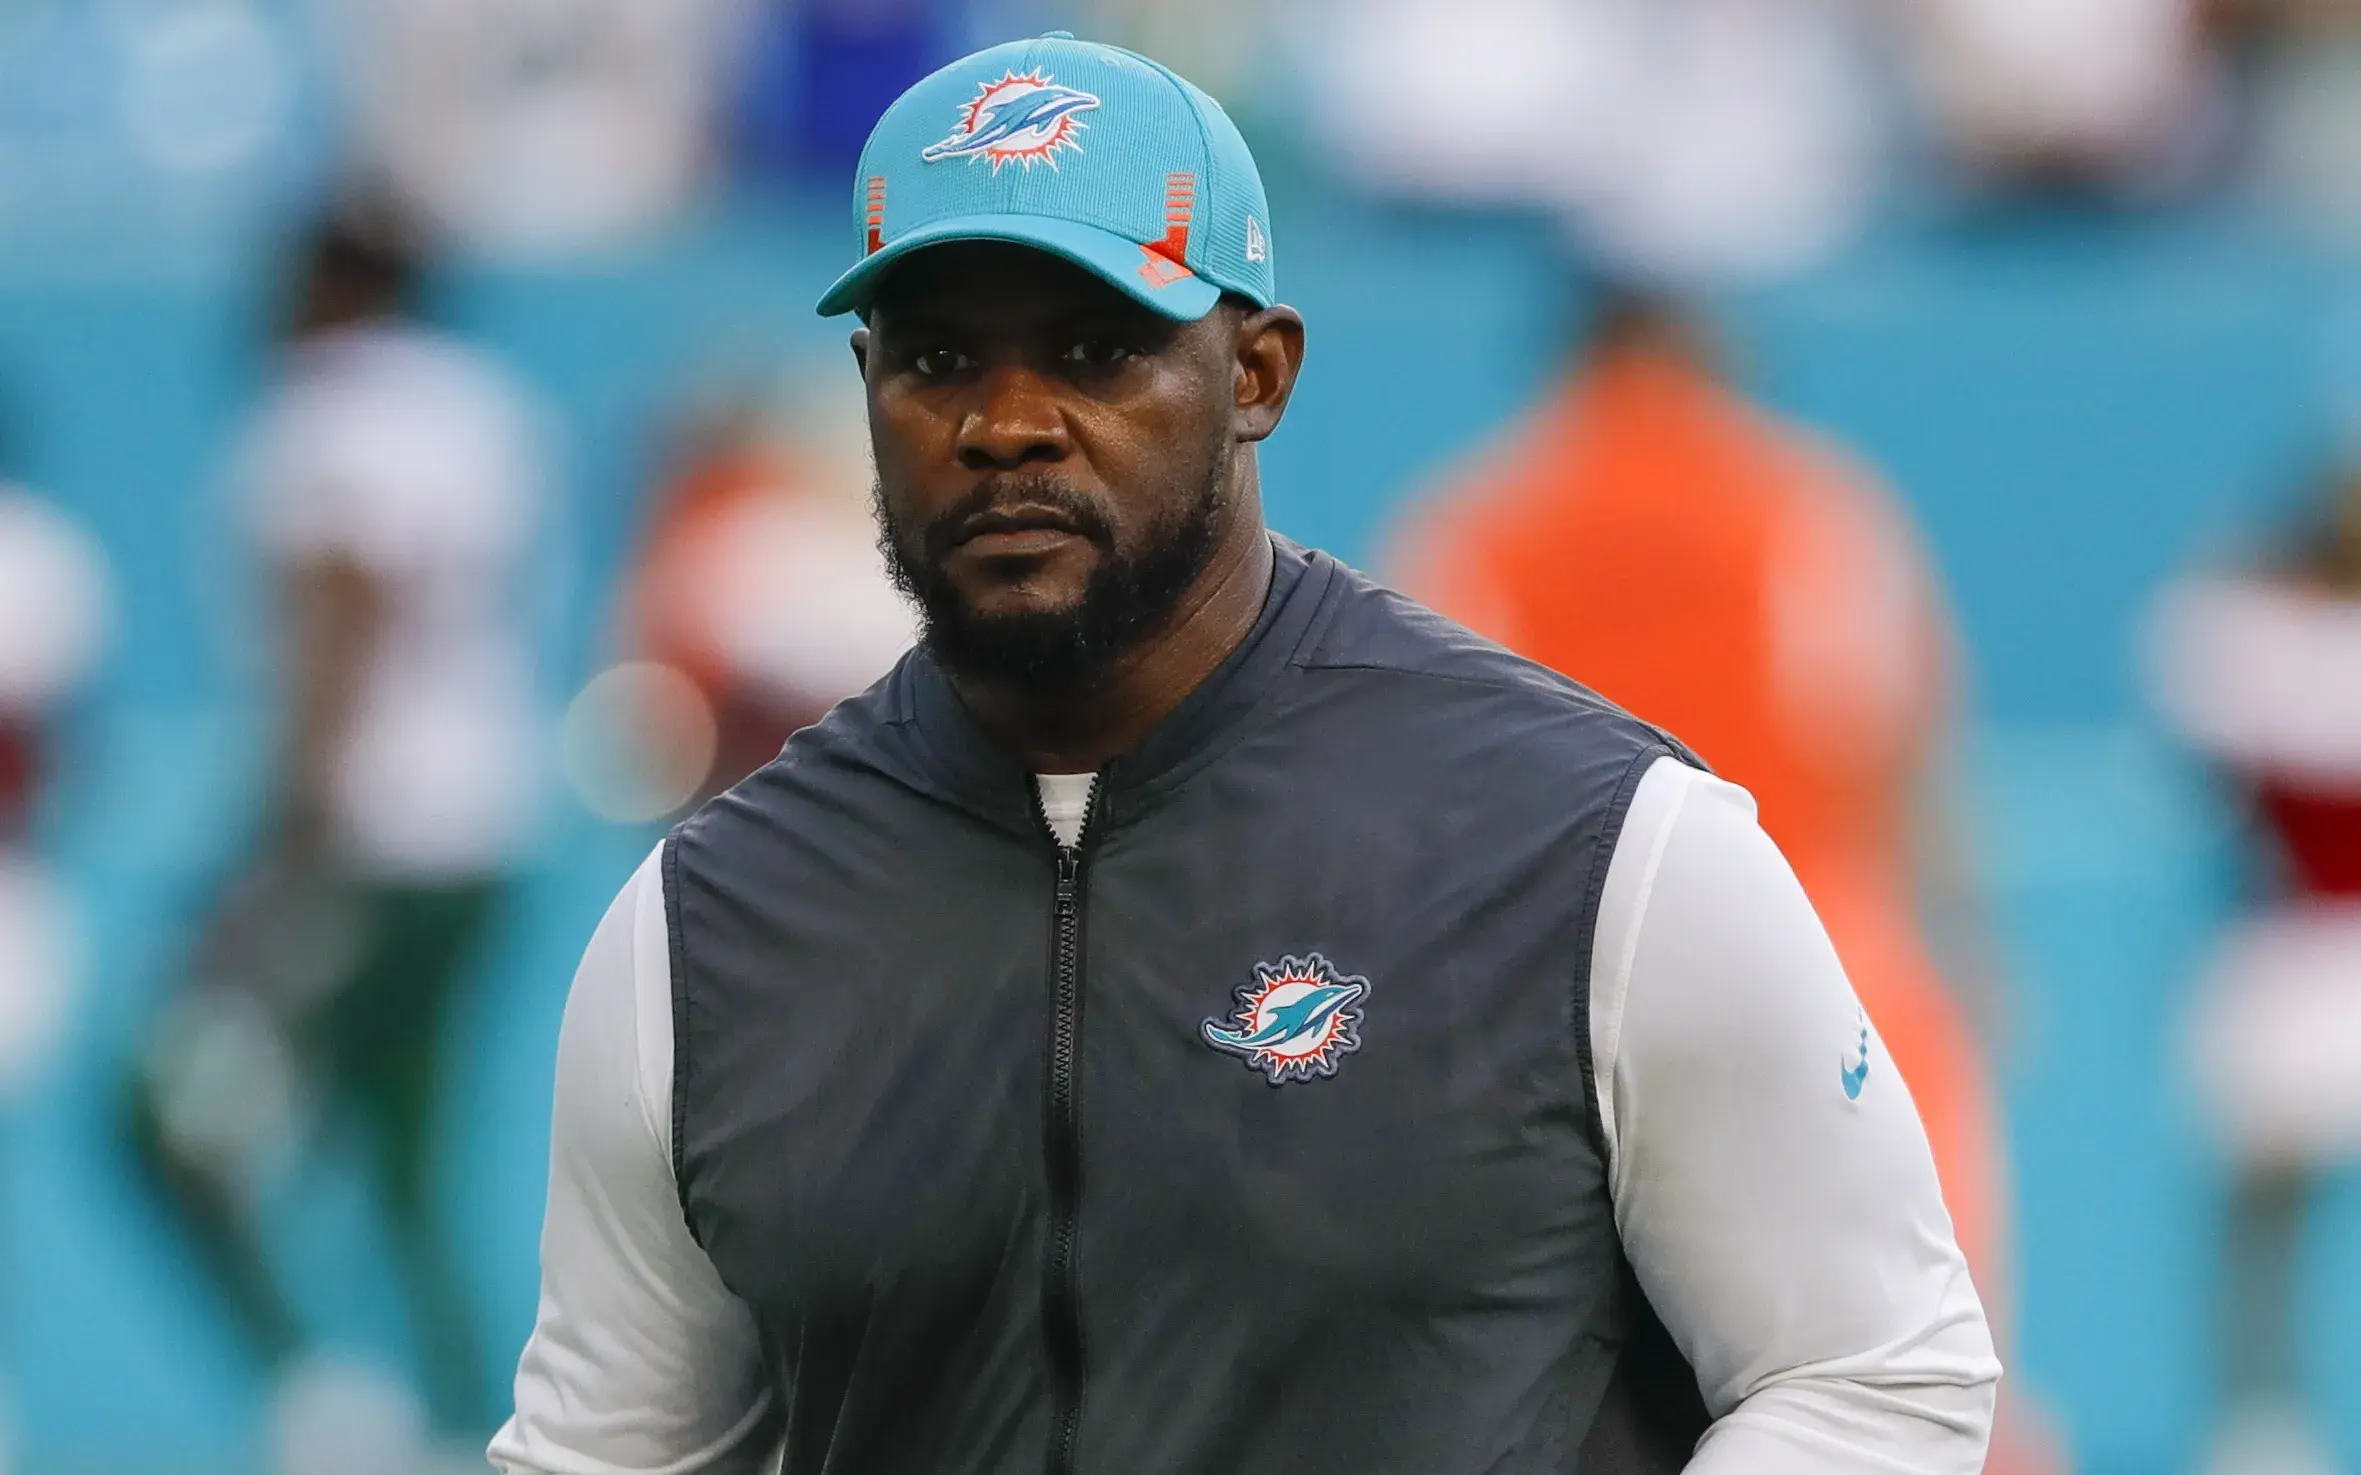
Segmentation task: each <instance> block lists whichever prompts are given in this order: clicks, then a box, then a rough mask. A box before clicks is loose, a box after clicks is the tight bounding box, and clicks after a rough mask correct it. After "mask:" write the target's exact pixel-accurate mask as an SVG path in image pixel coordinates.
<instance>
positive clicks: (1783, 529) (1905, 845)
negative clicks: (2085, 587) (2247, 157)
mask: <svg viewBox="0 0 2361 1475" xmlns="http://www.w3.org/2000/svg"><path fill="white" fill-rule="evenodd" d="M1402 542H1403V546H1402V548H1401V550H1400V560H1399V561H1400V565H1401V572H1402V574H1403V576H1404V584H1403V587H1404V588H1405V589H1407V590H1409V591H1410V592H1411V593H1412V594H1414V595H1415V596H1417V597H1418V598H1420V599H1422V600H1425V601H1426V602H1428V603H1429V604H1431V605H1432V606H1433V607H1434V608H1436V609H1438V610H1441V611H1443V612H1444V613H1446V614H1449V615H1451V616H1452V617H1453V618H1455V619H1459V620H1463V621H1465V622H1466V623H1467V624H1469V625H1470V626H1471V627H1473V628H1475V629H1477V630H1479V631H1481V632H1482V633H1484V634H1485V635H1488V636H1491V637H1492V638H1493V639H1495V640H1498V641H1500V642H1501V643H1502V644H1503V645H1506V646H1508V647H1509V648H1510V649H1511V650H1514V651H1516V652H1517V653H1518V654H1519V655H1524V656H1530V657H1531V658H1532V659H1534V660H1536V661H1539V662H1541V663H1542V664H1543V665H1545V666H1548V667H1549V668H1551V669H1552V670H1555V671H1561V672H1565V673H1568V674H1579V675H1580V676H1581V678H1582V679H1583V680H1584V681H1586V682H1587V683H1589V684H1590V685H1592V686H1593V687H1595V688H1596V689H1597V690H1598V692H1599V693H1600V694H1601V695H1602V696H1605V697H1607V698H1608V699H1609V700H1611V701H1614V702H1618V703H1621V704H1623V705H1624V706H1625V707H1627V708H1628V709H1630V710H1632V711H1638V712H1645V713H1647V714H1649V716H1651V717H1653V718H1656V719H1658V720H1661V721H1663V722H1664V723H1666V724H1668V725H1669V726H1671V727H1672V728H1673V729H1674V730H1676V731H1678V732H1679V733H1680V734H1681V735H1682V737H1683V738H1685V739H1686V740H1688V741H1689V742H1691V743H1693V744H1695V745H1696V747H1697V749H1698V751H1699V752H1701V753H1703V754H1704V755H1706V756H1707V757H1708V758H1709V759H1710V760H1711V761H1712V762H1713V764H1714V765H1715V767H1716V770H1717V771H1718V772H1719V773H1720V774H1721V775H1722V776H1723V777H1726V778H1728V779H1730V780H1732V781H1734V782H1737V783H1740V784H1743V785H1744V786H1745V788H1746V790H1747V792H1748V793H1749V794H1751V795H1752V796H1753V797H1754V799H1755V801H1756V802H1757V803H1758V804H1759V805H1760V806H1761V822H1762V825H1763V828H1764V829H1765V830H1766V831H1767V832H1768V833H1769V834H1770V835H1771V836H1772V838H1773V839H1774V840H1775V841H1776V842H1777V843H1778V846H1779V849H1780V852H1781V853H1782V854H1783V855H1784V856H1785V857H1786V858H1787V862H1788V864H1789V865H1790V866H1791V867H1792V868H1793V869H1794V871H1795V873H1796V877H1797V879H1798V880H1800V881H1801V882H1802V883H1803V886H1804V890H1805V893H1806V894H1807V895H1808V896H1810V897H1811V900H1812V906H1813V909H1814V910H1815V911H1816V912H1817V913H1818V914H1819V916H1820V919H1821V921H1822V923H1823V925H1824V926H1825V927H1826V928H1827V930H1828V933H1829V937H1830V940H1831V941H1832V942H1833V943H1834V944H1835V947H1836V951H1837V955H1838V957H1839V958H1841V959H1842V960H1843V962H1844V965H1845V972H1846V976H1847V977H1848V978H1849V979H1850V980H1851V981H1852V984H1853V989H1854V992H1855V993H1856V994H1857V995H1858V996H1859V997H1860V999H1861V1001H1862V1003H1863V1005H1864V1006H1866V1008H1867V1009H1868V1011H1869V1017H1870V1018H1871V1019H1872V1020H1873V1021H1875V1023H1876V1025H1877V1029H1878V1031H1879V1034H1880V1037H1881V1039H1882V1040H1883V1041H1884V1043H1885V1044H1886V1046H1887V1047H1888V1048H1889V1049H1890V1050H1891V1051H1892V1054H1893V1059H1894V1063H1895V1066H1896V1068H1897V1069H1898V1070H1899V1071H1900V1073H1901V1075H1902V1077H1903V1078H1904V1079H1905V1080H1907V1081H1909V1082H1910V1090H1911V1095H1912V1099H1913V1100H1914V1101H1915V1103H1916V1104H1917V1107H1918V1111H1919V1116H1920V1119H1921V1120H1922V1121H1923V1122H1924V1123H1925V1124H1926V1127H1927V1135H1928V1138H1929V1142H1930V1145H1931V1146H1932V1148H1933V1150H1934V1155H1935V1166H1936V1170H1937V1173H1938V1176H1939V1177H1940V1178H1941V1179H1942V1183H1943V1197H1944V1204H1945V1207H1946V1208H1947V1209H1948V1210H1949V1211H1950V1214H1951V1219H1952V1223H1953V1226H1954V1228H1955V1230H1956V1231H1957V1234H1958V1237H1959V1241H1960V1246H1961V1248H1962V1250H1964V1251H1965V1253H1966V1254H1967V1257H1968V1264H1969V1266H1970V1267H1971V1268H1972V1269H1973V1270H1974V1272H1975V1274H1976V1278H1977V1283H1978V1285H1979V1287H1980V1288H1981V1289H1982V1291H1983V1293H1984V1297H1985V1300H1986V1305H1987V1307H1988V1308H1989V1309H1990V1310H1992V1311H1993V1313H1994V1318H1995V1320H1996V1321H2005V1316H2004V1315H2003V1314H2002V1313H2001V1309H2000V1308H2002V1307H2005V1306H2006V1305H2007V1304H2008V1301H2009V1294H2008V1285H2009V1279H2010V1274H2009V1272H2010V1260H2011V1257H2010V1255H2009V1252H2008V1242H2009V1236H2008V1205H2007V1197H2008V1195H2007V1171H2006V1161H2005V1156H2004V1154H2003V1152H2002V1149H2001V1145H2000V1139H2001V1133H2000V1126H1999V1120H1998V1116H1999V1113H1998V1110H1997V1107H1996V1104H1995V1093H1994V1092H1993V1089H1992V1083H1991V1078H1990V1072H1989V1070H1988V1069H1987V1067H1986V1065H1985V1060H1984V1042H1983V1041H1982V1040H1981V1039H1980V1038H1978V1035H1977V1031H1976V1029H1975V1027H1974V1026H1973V1024H1972V1023H1971V1022H1970V1019H1971V1014H1970V1010H1969V1009H1968V1008H1967V1007H1966V1005H1965V1003H1964V1002H1963V1000H1962V999H1961V998H1960V997H1959V996H1958V995H1956V994H1955V993H1954V991H1953V989H1952V987H1951V985H1950V982H1949V980H1948V979H1946V977H1945V976H1944V972H1943V970H1942V968H1941V967H1940V966H1939V965H1938V961H1937V960H1938V958H1939V957H1945V956H1946V955H1948V959H1949V961H1951V962H1953V963H1955V964H1958V963H1962V962H1964V963H1966V964H1968V965H1970V966H1969V968H1968V969H1967V970H1966V976H1968V977H1970V978H1975V977H1978V976H1980V975H1981V974H1982V972H1983V970H1982V969H1981V968H1979V967H1977V966H1976V965H1978V964H1981V963H1982V960H1983V948H1982V946H1981V943H1982V930H1981V928H1980V926H1979V925H1978V923H1979V922H1980V918H1979V917H1978V915H1977V912H1976V908H1975V906H1974V904H1973V902H1972V900H1971V899H1970V898H1969V896H1968V894H1967V892H1968V888H1967V887H1966V886H1965V885H1964V884H1963V881H1962V876H1963V873H1964V871H1965V866H1964V865H1963V864H1961V863H1960V862H1959V861H1958V860H1957V859H1956V857H1957V856H1958V854H1959V851H1960V847H1959V845H1958V843H1957V841H1956V840H1955V838H1954V837H1953V836H1952V835H1951V834H1950V833H1949V826H1947V825H1946V824H1944V823H1943V820H1944V818H1945V814H1946V807H1945V806H1944V805H1942V804H1941V803H1940V802H1938V798H1937V796H1938V795H1939V794H1940V790H1941V779H1940V775H1939V774H1938V773H1937V771H1936V769H1937V764H1938V761H1939V760H1940V758H1941V757H1942V754H1943V750H1944V749H1945V747H1946V746H1947V744H1948V739H1949V731H1950V722H1949V717H1950V713H1951V710H1952V706H1953V693H1952V689H1951V687H1952V683H1951V679H1950V677H1951V666H1952V661H1951V651H1952V645H1953V634H1952V629H1951V624H1950V621H1949V619H1948V617H1947V613H1946V610H1945V608H1944V600H1943V598H1942V592H1941V590H1940V588H1939V586H1938V583H1937V580H1936V578H1935V575H1934V573H1933V571H1932V570H1931V569H1930V568H1929V567H1928V565H1927V563H1926V561H1925V559H1924V558H1923V557H1922V556H1921V554H1920V550H1919V547H1918V542H1917V538H1916V536H1915V531H1914V529H1913V528H1912V526H1911V524H1910V521H1909V516H1908V513H1907V512H1906V511H1905V509H1904V508H1903V507H1902V506H1901V505H1900V504H1899V503H1898V502H1897V501H1896V500H1895V499H1894V497H1893V496H1892V494H1891V493H1890V492H1889V491H1888V490H1887V489H1886V488H1885V487H1884V486H1883V485H1882V484H1881V483H1880V482H1879V481H1878V480H1877V479H1876V478H1875V477H1874V476H1872V475H1870V474H1869V473H1868V472H1867V470H1866V469H1865V468H1863V467H1861V466H1859V465H1857V464H1856V463H1855V462H1854V461H1853V460H1852V459H1851V458H1850V457H1848V456H1845V455H1843V454H1841V453H1840V452H1839V451H1837V450H1836V449H1835V448H1834V447H1832V446H1830V445H1828V444H1826V443H1824V442H1823V441H1821V440H1820V439H1819V438H1817V437H1815V436H1812V435H1810V434H1807V433H1805V432H1804V431H1802V430H1801V429H1799V428H1798V427H1796V426H1794V425H1792V424H1789V423H1787V422H1785V421H1782V420H1780V419H1779V418H1778V417H1776V416H1774V415H1770V414H1767V413H1765V412H1764V411H1763V410H1761V409H1760V408H1758V407H1757V406H1755V405H1753V404H1750V403H1749V402H1748V401H1747V400H1746V398H1745V396H1744V395H1743V394H1742V393H1740V392H1739V390H1738V389H1737V388H1736V387H1735V386H1733V385H1732V384H1731V383H1730V382H1729V380H1728V378H1727V377H1726V375H1725V373H1724V371H1723V367H1722V363H1721V355H1720V354H1719V352H1718V351H1717V349H1716V347H1715V345H1714V344H1713V342H1712V341H1711V337H1710V334H1709V332H1708V331H1707V329H1706V328H1705V327H1704V325H1703V324H1702V323H1701V322H1699V321H1698V320H1697V319H1696V318H1694V317H1692V316H1691V315H1690V314H1689V313H1688V312H1687V311H1685V310H1684V309H1682V308H1681V307H1680V306H1679V305H1677V304H1676V303H1674V302H1673V301H1671V300H1669V299H1666V298H1661V297H1657V296H1654V295H1652V294H1648V293H1642V292H1635V291H1631V290H1628V289H1623V290H1614V291H1610V292H1609V293H1607V294H1606V296H1605V299H1604V301H1603V302H1602V304H1601V306H1600V309H1599V311H1598V313H1597V315H1596V319H1595V324H1594V327H1593V329H1592V331H1591V332H1590V333H1589V335H1588V337H1587V340H1586V342H1585V344H1584V347H1583V350H1582V353H1581V357H1580V362H1579V364H1578V365H1577V366H1576V367H1575V369H1574V370H1573V371H1572V372H1571V373H1570V374H1569V375H1568V377H1567V380H1566V382H1565V384H1564V386H1563V387H1562V389H1561V390H1560V392H1559V393H1558V394H1557V395H1555V396H1554V397H1553V398H1552V399H1551V400H1550V402H1549V403H1548V404H1547V405H1546V406H1545V407H1544V408H1543V409H1542V410H1541V412H1540V413H1538V414H1537V415H1535V416H1533V417H1532V419H1531V421H1530V422H1529V423H1528V424H1526V425H1525V426H1523V427H1521V428H1520V430H1519V431H1518V432H1517V433H1516V434H1514V435H1513V436H1511V437H1509V438H1508V440H1507V441H1506V442H1505V443H1504V444H1502V445H1501V446H1498V447H1496V448H1494V449H1492V450H1491V451H1490V452H1488V453H1487V454H1486V455H1485V456H1484V457H1483V458H1482V459H1481V460H1480V461H1479V463H1478V465H1477V466H1476V468H1475V469H1474V470H1472V471H1471V472H1470V473H1469V474H1468V476H1467V477H1466V478H1465V480H1464V484H1463V485H1461V486H1460V487H1458V488H1456V489H1455V490H1454V491H1453V492H1452V493H1451V494H1450V495H1449V496H1447V497H1445V498H1443V499H1441V500H1439V501H1438V502H1437V503H1436V504H1434V505H1432V506H1431V507H1429V508H1428V509H1426V510H1425V512H1424V513H1423V514H1422V516H1421V517H1420V518H1419V519H1418V520H1417V521H1416V522H1415V523H1414V524H1413V525H1412V527H1411V528H1410V530H1409V533H1408V536H1406V537H1405V538H1404V539H1403V540H1402ZM1832 732H1841V733H1842V734H1843V738H1842V740H1841V741H1835V740H1832V739H1831V733H1832ZM1922 903H1933V905H1931V906H1927V907H1925V910H1926V911H1928V912H1930V913H1931V914H1932V916H1931V917H1930V918H1929V919H1928V920H1932V921H1935V922H1937V923H1938V924H1940V925H1938V926H1937V927H1935V928H1932V929H1930V928H1929V927H1928V926H1927V925H1925V923H1924V922H1922V920H1921V911H1922ZM1930 933H1932V935H1931V936H1930ZM2012 1404H2013V1400H2010V1399H2007V1398H2004V1399H2003V1400H2002V1417H2001V1420H2000V1434H1999V1437H1998V1439H1996V1441H1995V1450H1994V1453H1993V1456H1992V1466H1993V1468H1994V1470H1995V1471H1999V1470H2006V1471H2009V1472H2011V1475H2024V1472H2026V1471H2030V1470H2038V1469H2044V1468H2050V1467H2051V1466H2052V1465H2053V1464H2054V1460H2053V1457H2051V1456H2050V1455H2048V1454H2047V1453H2045V1452H2044V1451H2042V1450H2041V1449H2040V1447H2039V1446H2040V1445H2041V1444H2042V1443H2043V1442H2044V1441H2043V1439H2042V1436H2041V1435H2040V1434H2039V1433H2038V1432H2037V1431H2035V1430H2033V1429H2031V1428H2029V1427H2027V1425H2026V1424H2025V1422H2024V1420H2023V1419H2022V1418H2021V1417H2019V1416H2018V1414H2017V1412H2016V1411H2015V1410H2014V1409H2013V1408H2012Z"/></svg>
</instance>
